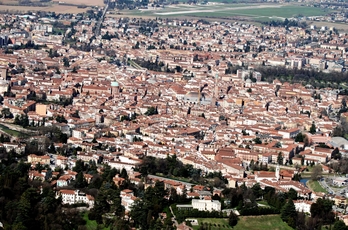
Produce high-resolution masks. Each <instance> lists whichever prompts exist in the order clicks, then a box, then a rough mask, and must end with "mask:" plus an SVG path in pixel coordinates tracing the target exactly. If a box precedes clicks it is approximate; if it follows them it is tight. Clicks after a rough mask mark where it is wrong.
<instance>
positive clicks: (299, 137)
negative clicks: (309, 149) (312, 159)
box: [295, 133, 305, 142]
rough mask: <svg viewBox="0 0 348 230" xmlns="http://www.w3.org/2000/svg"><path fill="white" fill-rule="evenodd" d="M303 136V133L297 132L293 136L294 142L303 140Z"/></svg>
mask: <svg viewBox="0 0 348 230" xmlns="http://www.w3.org/2000/svg"><path fill="white" fill-rule="evenodd" d="M304 136H305V135H303V134H302V133H299V134H297V135H296V137H295V141H296V142H303V139H304Z"/></svg>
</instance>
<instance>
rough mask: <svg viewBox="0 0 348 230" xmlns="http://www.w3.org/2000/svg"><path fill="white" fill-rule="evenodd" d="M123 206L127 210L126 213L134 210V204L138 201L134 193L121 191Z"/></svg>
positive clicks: (127, 190)
mask: <svg viewBox="0 0 348 230" xmlns="http://www.w3.org/2000/svg"><path fill="white" fill-rule="evenodd" d="M120 197H121V204H122V205H123V207H124V208H125V210H126V212H129V211H130V210H131V208H132V205H133V203H134V202H135V201H136V200H137V199H138V198H137V197H135V196H134V193H133V191H132V190H130V189H124V190H122V191H121V194H120Z"/></svg>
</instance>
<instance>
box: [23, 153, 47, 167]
mask: <svg viewBox="0 0 348 230" xmlns="http://www.w3.org/2000/svg"><path fill="white" fill-rule="evenodd" d="M28 163H32V165H35V164H37V163H40V164H42V165H49V164H50V157H49V156H47V155H44V156H38V155H35V154H30V155H28Z"/></svg>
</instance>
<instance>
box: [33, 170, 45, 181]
mask: <svg viewBox="0 0 348 230" xmlns="http://www.w3.org/2000/svg"><path fill="white" fill-rule="evenodd" d="M29 180H39V181H45V175H43V174H42V173H39V172H38V171H35V170H32V171H29Z"/></svg>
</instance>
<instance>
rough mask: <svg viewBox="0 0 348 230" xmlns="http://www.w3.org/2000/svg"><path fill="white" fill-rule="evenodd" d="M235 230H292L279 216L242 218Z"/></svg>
mask: <svg viewBox="0 0 348 230" xmlns="http://www.w3.org/2000/svg"><path fill="white" fill-rule="evenodd" d="M233 229H234V230H244V229H248V230H263V229H265V230H268V229H272V230H290V229H292V228H291V227H289V226H288V225H287V224H286V223H285V222H283V221H282V219H280V216H279V215H267V216H240V217H239V221H238V224H237V225H236V226H235V227H234V228H233Z"/></svg>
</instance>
